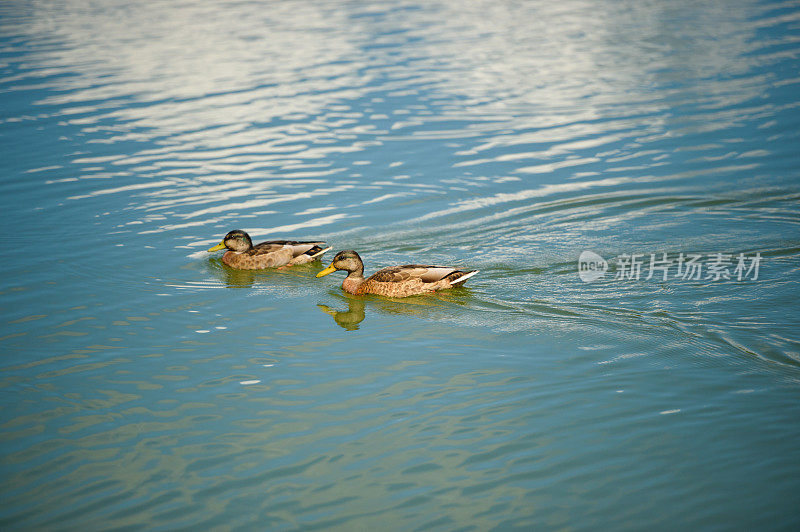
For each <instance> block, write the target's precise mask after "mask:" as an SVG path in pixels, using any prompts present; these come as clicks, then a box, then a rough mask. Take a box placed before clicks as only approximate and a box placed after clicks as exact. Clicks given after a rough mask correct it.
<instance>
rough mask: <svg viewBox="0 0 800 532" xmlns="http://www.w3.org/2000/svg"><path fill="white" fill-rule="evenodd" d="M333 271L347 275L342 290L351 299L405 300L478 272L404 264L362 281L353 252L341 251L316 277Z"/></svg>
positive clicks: (362, 272)
mask: <svg viewBox="0 0 800 532" xmlns="http://www.w3.org/2000/svg"><path fill="white" fill-rule="evenodd" d="M335 270H344V271H346V272H348V275H347V277H346V278H345V280H344V281H343V282H342V289H344V290H345V291H346V292H349V293H351V294H354V295H362V294H377V295H381V296H387V297H407V296H413V295H418V294H424V293H427V292H435V291H437V290H444V289H446V288H451V287H453V286H454V285H456V284H458V282H459V281H458V280H459V279H462V278H465V279H464V280H463V281H461V282H464V281H466V278H469V277H472V276H473V275H474V274H475V273H477V272H478V270H458V269H456V268H451V267H449V266H428V265H419V264H406V265H404V266H391V267H388V268H384V269H382V270H379V271H377V272H375V273H374V274H373V275H371V276H370V277H367V278H366V279H365V278H364V263H363V262H362V260H361V257H360V256H359V255H358V253H356V252H355V251H340V252H339V253H337V254H336V256H335V257H334V258H333V261H332V262H331V265H330V266H328V268H326V269H325V270H323V271H321V272H320V273H319V274H317V277H320V276H322V275H327V274H329V273H332V272H333V271H335Z"/></svg>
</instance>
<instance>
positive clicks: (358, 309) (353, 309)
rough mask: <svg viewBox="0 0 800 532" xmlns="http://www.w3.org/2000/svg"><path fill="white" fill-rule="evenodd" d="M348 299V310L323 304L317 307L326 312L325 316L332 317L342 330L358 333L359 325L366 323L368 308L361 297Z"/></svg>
mask: <svg viewBox="0 0 800 532" xmlns="http://www.w3.org/2000/svg"><path fill="white" fill-rule="evenodd" d="M346 299H347V310H336V309H333V308H331V307H329V306H328V305H323V304H322V303H319V304H317V306H318V307H319V308H320V310H322V312H324V313H325V314H327V315H329V316H331V317H332V318H333V321H335V322H336V324H337V325H338V326H339V327H341V328H342V329H345V330H348V331H357V330H358V325H359V324H360V323H361V322H362V321H364V318H365V317H366V314H365V312H364V309H365V307H366V303H365V301H364V300H363V299H361V298H359V297H348V298H346Z"/></svg>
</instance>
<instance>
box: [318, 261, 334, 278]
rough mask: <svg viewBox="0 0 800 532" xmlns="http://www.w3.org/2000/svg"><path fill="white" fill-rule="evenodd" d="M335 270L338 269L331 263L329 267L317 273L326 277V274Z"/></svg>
mask: <svg viewBox="0 0 800 532" xmlns="http://www.w3.org/2000/svg"><path fill="white" fill-rule="evenodd" d="M335 271H336V268H334V267H333V264H331V265H330V266H328V267H327V268H325V269H324V270H322V271H321V272H319V273H318V274H317V277H325V276H326V275H328V274H329V273H333V272H335Z"/></svg>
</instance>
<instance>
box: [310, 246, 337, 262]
mask: <svg viewBox="0 0 800 532" xmlns="http://www.w3.org/2000/svg"><path fill="white" fill-rule="evenodd" d="M332 247H333V246H328V247H326V248H324V249H320V250H319V251H316V250H311V251H315V253H314V254H313V255H311V258H312V259H315V258H317V257H319V256H320V255H323V254H324V253H327V252H328V251H330V250H331V249H332Z"/></svg>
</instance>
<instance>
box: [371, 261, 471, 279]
mask: <svg viewBox="0 0 800 532" xmlns="http://www.w3.org/2000/svg"><path fill="white" fill-rule="evenodd" d="M457 271H459V270H457V269H456V268H450V267H448V266H423V265H421V264H406V265H403V266H390V267H388V268H384V269H382V270H379V271H377V272H375V273H374V274H373V275H372V276H370V277H369V279H367V280H368V281H376V282H379V283H402V282H404V281H413V280H415V279H419V280H420V281H422V282H423V283H435V282H437V281H441V280H442V279H444V278H445V277H447V276H448V275H450V274H452V273H454V272H457Z"/></svg>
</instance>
